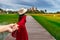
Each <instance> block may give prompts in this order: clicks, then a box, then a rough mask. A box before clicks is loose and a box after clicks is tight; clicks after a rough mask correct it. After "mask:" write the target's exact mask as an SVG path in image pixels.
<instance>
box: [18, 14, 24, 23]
mask: <svg viewBox="0 0 60 40" xmlns="http://www.w3.org/2000/svg"><path fill="white" fill-rule="evenodd" d="M22 16H24V14H22V15H19V18H18V22H19V21H20V20H21V19H22Z"/></svg>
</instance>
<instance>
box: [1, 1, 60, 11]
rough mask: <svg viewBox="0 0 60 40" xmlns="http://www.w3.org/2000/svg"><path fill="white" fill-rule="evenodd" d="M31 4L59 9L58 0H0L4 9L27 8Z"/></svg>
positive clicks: (41, 7) (59, 2)
mask: <svg viewBox="0 0 60 40" xmlns="http://www.w3.org/2000/svg"><path fill="white" fill-rule="evenodd" d="M31 6H35V7H37V8H39V9H47V10H51V11H55V10H60V0H0V8H4V9H7V8H8V9H14V10H17V9H20V8H21V7H26V8H29V7H31Z"/></svg>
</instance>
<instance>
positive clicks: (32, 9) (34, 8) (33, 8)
mask: <svg viewBox="0 0 60 40" xmlns="http://www.w3.org/2000/svg"><path fill="white" fill-rule="evenodd" d="M35 10H37V8H36V7H34V6H32V7H31V8H29V11H35Z"/></svg>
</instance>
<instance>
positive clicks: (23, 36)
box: [12, 15, 28, 40]
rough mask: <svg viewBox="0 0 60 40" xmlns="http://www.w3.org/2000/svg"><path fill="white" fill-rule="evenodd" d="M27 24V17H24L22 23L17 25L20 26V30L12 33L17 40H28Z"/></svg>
mask: <svg viewBox="0 0 60 40" xmlns="http://www.w3.org/2000/svg"><path fill="white" fill-rule="evenodd" d="M25 23H26V16H25V15H24V16H22V18H21V19H20V21H19V22H18V23H17V24H18V25H19V26H18V28H19V29H18V30H17V31H14V32H13V33H12V36H13V37H14V36H15V37H16V40H28V34H27V30H26V27H25Z"/></svg>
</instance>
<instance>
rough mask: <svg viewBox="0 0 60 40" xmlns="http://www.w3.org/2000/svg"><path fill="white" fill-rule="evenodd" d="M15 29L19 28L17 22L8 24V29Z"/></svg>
mask: <svg viewBox="0 0 60 40" xmlns="http://www.w3.org/2000/svg"><path fill="white" fill-rule="evenodd" d="M15 30H18V25H17V24H9V25H7V31H9V32H13V31H15Z"/></svg>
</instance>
